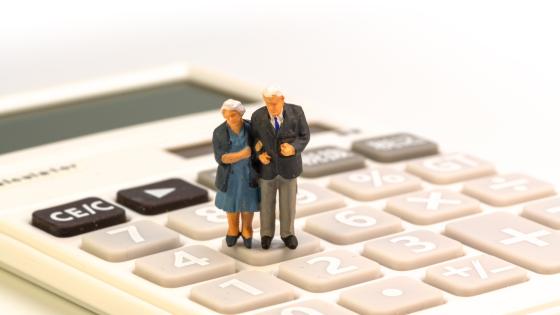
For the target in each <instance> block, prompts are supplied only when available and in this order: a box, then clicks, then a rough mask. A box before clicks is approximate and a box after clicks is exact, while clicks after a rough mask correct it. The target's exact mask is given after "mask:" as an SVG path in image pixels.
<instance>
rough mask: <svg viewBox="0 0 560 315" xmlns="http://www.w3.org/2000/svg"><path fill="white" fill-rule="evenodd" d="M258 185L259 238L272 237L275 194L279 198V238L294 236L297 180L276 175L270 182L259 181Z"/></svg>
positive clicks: (274, 217)
mask: <svg viewBox="0 0 560 315" xmlns="http://www.w3.org/2000/svg"><path fill="white" fill-rule="evenodd" d="M259 185H260V188H261V222H260V224H261V237H262V236H271V237H274V227H275V224H274V223H275V219H276V192H278V193H279V197H280V198H279V199H280V208H279V209H280V215H279V217H280V236H281V237H286V236H288V235H294V219H295V216H296V193H297V178H292V179H285V178H284V177H282V176H280V175H278V176H276V177H275V178H273V179H270V180H266V179H260V180H259Z"/></svg>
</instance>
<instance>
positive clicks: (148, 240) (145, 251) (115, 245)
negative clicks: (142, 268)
mask: <svg viewBox="0 0 560 315" xmlns="http://www.w3.org/2000/svg"><path fill="white" fill-rule="evenodd" d="M179 246H181V241H180V240H179V234H177V233H175V232H173V231H171V230H170V229H167V228H165V227H163V226H161V225H158V224H156V223H154V222H151V221H137V222H133V223H130V224H126V225H119V226H113V227H110V228H107V229H104V230H100V231H96V232H92V233H90V234H85V235H84V236H82V245H81V248H82V249H83V250H85V251H87V252H89V253H91V254H94V255H95V256H97V257H99V258H102V259H105V260H108V261H125V260H130V259H134V258H138V257H141V256H146V255H150V254H154V253H157V252H160V251H163V250H167V249H172V248H176V247H179Z"/></svg>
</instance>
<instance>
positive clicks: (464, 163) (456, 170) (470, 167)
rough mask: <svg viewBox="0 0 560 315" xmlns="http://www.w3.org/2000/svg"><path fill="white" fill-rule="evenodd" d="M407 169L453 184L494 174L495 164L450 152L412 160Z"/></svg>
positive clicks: (426, 177) (424, 177) (421, 175)
mask: <svg viewBox="0 0 560 315" xmlns="http://www.w3.org/2000/svg"><path fill="white" fill-rule="evenodd" d="M406 170H407V171H408V172H410V173H412V174H414V175H417V176H420V177H421V178H423V179H425V180H427V181H430V182H432V183H435V184H451V183H456V182H459V181H463V180H466V179H471V178H477V177H482V176H487V175H492V174H494V173H495V172H496V171H495V169H494V165H492V164H491V163H489V162H486V161H484V160H481V159H479V158H476V157H474V156H471V155H468V154H461V153H448V154H442V155H439V156H435V157H429V158H426V159H422V160H417V161H413V162H410V163H408V164H407V165H406Z"/></svg>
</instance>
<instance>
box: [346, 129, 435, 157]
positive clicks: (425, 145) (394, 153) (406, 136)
mask: <svg viewBox="0 0 560 315" xmlns="http://www.w3.org/2000/svg"><path fill="white" fill-rule="evenodd" d="M352 150H353V151H355V152H358V153H360V154H363V155H365V156H367V157H369V158H370V159H372V160H375V161H378V162H397V161H402V160H408V159H413V158H419V157H423V156H427V155H432V154H437V153H438V145H437V144H436V143H434V142H432V141H429V140H426V139H423V138H420V137H418V136H416V135H413V134H410V133H396V134H391V135H385V136H381V137H375V138H369V139H364V140H360V141H355V142H354V143H352Z"/></svg>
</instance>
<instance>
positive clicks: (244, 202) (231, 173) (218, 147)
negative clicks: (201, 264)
mask: <svg viewBox="0 0 560 315" xmlns="http://www.w3.org/2000/svg"><path fill="white" fill-rule="evenodd" d="M221 111H222V115H223V116H224V119H225V122H224V123H223V124H221V125H219V126H218V127H217V128H216V129H214V134H213V136H212V145H213V147H214V157H215V158H216V162H218V170H217V172H216V182H215V184H216V188H217V189H218V192H217V194H216V201H215V204H216V207H217V208H219V209H222V210H224V211H226V213H227V221H228V231H227V233H226V244H227V246H229V247H232V246H233V245H235V244H236V243H237V239H238V238H239V236H241V237H242V238H243V244H244V245H245V247H247V248H251V245H252V239H253V214H254V212H256V211H258V210H259V209H258V207H259V201H258V199H259V198H258V193H259V191H258V183H257V174H256V173H255V170H254V168H253V163H252V161H253V159H252V158H251V156H252V154H251V145H252V138H251V124H250V122H249V121H247V120H244V119H243V118H242V117H243V114H244V113H245V108H244V107H243V105H242V104H241V102H239V101H236V100H232V99H229V100H227V101H225V102H224V103H223V105H222V108H221ZM240 214H241V222H242V231H241V232H240V231H239V216H240Z"/></svg>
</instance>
